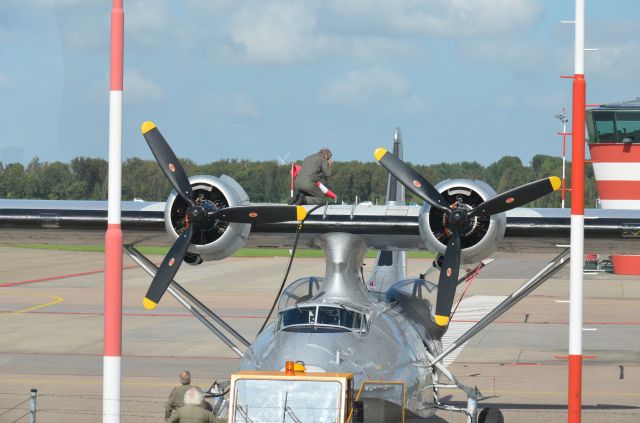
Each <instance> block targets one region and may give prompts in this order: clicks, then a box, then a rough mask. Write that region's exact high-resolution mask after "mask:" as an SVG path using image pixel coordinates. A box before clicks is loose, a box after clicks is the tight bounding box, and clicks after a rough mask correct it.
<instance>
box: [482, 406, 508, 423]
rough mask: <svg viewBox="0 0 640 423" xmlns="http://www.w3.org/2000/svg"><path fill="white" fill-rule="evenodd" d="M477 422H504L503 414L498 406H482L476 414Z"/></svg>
mask: <svg viewBox="0 0 640 423" xmlns="http://www.w3.org/2000/svg"><path fill="white" fill-rule="evenodd" d="M478 423H504V416H503V415H502V411H500V409H498V408H484V409H483V410H482V411H481V412H480V415H479V416H478Z"/></svg>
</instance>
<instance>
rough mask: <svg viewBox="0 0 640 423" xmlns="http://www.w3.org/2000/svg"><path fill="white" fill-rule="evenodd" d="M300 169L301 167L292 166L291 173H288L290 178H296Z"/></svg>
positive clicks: (297, 165)
mask: <svg viewBox="0 0 640 423" xmlns="http://www.w3.org/2000/svg"><path fill="white" fill-rule="evenodd" d="M300 169H302V166H300V165H299V164H294V165H292V166H291V171H290V172H289V173H290V174H291V177H292V178H294V179H295V177H296V176H298V172H300Z"/></svg>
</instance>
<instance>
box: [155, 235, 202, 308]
mask: <svg viewBox="0 0 640 423" xmlns="http://www.w3.org/2000/svg"><path fill="white" fill-rule="evenodd" d="M192 237H193V226H189V227H188V228H187V230H186V231H184V232H183V233H182V234H181V235H180V236H179V237H178V239H176V242H174V243H173V246H172V247H171V249H170V250H169V252H168V253H167V256H166V257H165V258H164V260H163V261H162V264H161V265H160V268H159V269H158V272H157V273H156V275H155V276H154V277H153V280H152V281H151V286H149V290H148V291H147V295H145V296H144V300H142V305H143V306H144V308H146V309H147V310H153V309H154V308H156V306H157V305H158V303H159V302H160V298H162V296H163V295H164V292H165V291H166V290H167V288H168V287H169V284H170V283H171V281H172V280H173V277H174V276H175V275H176V272H177V271H178V269H179V268H180V265H181V264H182V261H183V260H184V256H185V254H187V250H188V249H189V245H190V244H191V238H192Z"/></svg>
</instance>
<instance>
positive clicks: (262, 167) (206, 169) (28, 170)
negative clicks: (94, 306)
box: [0, 155, 597, 207]
mask: <svg viewBox="0 0 640 423" xmlns="http://www.w3.org/2000/svg"><path fill="white" fill-rule="evenodd" d="M181 162H182V164H183V166H184V168H185V171H186V172H187V175H214V176H219V175H222V174H226V175H229V176H231V177H232V178H233V179H235V180H236V181H238V183H240V185H242V187H243V188H244V189H245V191H246V192H247V194H248V195H249V198H250V200H251V201H252V202H274V203H286V202H287V200H288V199H289V190H290V186H289V170H290V166H289V165H280V164H278V163H277V162H276V161H250V160H233V159H232V160H219V161H216V162H212V163H209V164H204V165H198V164H196V163H194V162H193V161H192V160H189V159H181ZM411 166H412V167H413V168H414V169H415V170H416V171H418V172H419V173H420V174H422V175H423V176H424V177H425V178H426V179H427V180H428V181H430V182H431V183H433V184H434V185H435V184H436V183H438V182H440V181H442V180H445V179H453V178H463V179H472V180H473V179H479V180H482V181H485V182H487V183H488V184H489V185H491V186H492V187H493V188H494V189H495V190H496V192H498V193H501V192H504V191H506V190H508V189H511V188H514V187H516V186H519V185H522V184H525V183H527V182H531V181H534V180H536V179H540V178H544V177H547V176H552V175H557V176H561V172H562V159H561V158H558V157H552V156H547V155H536V156H534V157H533V159H532V160H531V162H530V163H529V164H528V165H525V164H523V163H522V161H521V160H520V159H519V158H518V157H514V156H505V157H503V158H501V159H500V160H498V161H496V162H494V163H491V164H490V165H488V166H486V167H485V166H483V165H481V164H479V163H477V162H459V163H439V164H430V165H420V164H412V165H411ZM107 170H108V164H107V161H106V160H104V159H100V158H89V157H77V158H75V159H73V160H71V162H70V163H62V162H51V163H50V162H43V161H40V159H38V158H34V159H33V160H31V162H30V163H29V164H28V165H27V166H23V165H22V164H20V163H11V164H3V163H2V162H0V198H30V199H48V200H106V199H107V186H108V182H107V178H108V177H107V174H108V171H107ZM333 173H334V174H333V176H332V177H331V178H330V180H329V184H330V185H331V187H332V188H333V190H334V191H335V192H336V194H338V200H339V201H344V202H345V203H351V204H352V203H353V202H354V201H355V199H356V197H357V198H358V201H372V202H373V203H379V204H380V203H384V199H385V195H386V188H387V176H388V174H387V172H386V171H385V170H384V169H383V168H382V167H381V166H380V165H378V164H377V163H375V162H359V161H348V162H336V163H334V166H333ZM566 175H567V186H570V175H571V164H570V163H567V168H566ZM585 177H586V186H585V206H586V207H595V203H596V197H597V191H596V184H595V179H594V176H593V169H592V167H591V166H587V168H586V172H585ZM170 191H171V186H170V184H169V182H168V181H167V180H166V178H165V177H164V175H163V174H162V171H161V170H160V168H159V167H158V164H157V163H156V162H155V161H153V160H142V159H139V158H130V159H127V160H125V161H124V162H123V164H122V199H123V200H133V199H134V198H141V199H143V200H145V201H164V200H165V199H166V198H167V196H168V194H169V192H170ZM570 198H571V195H570V192H568V193H567V198H566V200H567V205H568V204H570V203H569V201H570ZM407 201H408V202H416V203H421V202H422V201H421V200H419V199H417V198H416V197H415V196H413V195H412V194H411V193H409V192H407ZM560 205H561V195H560V192H556V193H553V194H550V195H547V196H545V197H543V198H541V199H538V200H536V201H535V202H534V203H532V204H530V206H532V207H560Z"/></svg>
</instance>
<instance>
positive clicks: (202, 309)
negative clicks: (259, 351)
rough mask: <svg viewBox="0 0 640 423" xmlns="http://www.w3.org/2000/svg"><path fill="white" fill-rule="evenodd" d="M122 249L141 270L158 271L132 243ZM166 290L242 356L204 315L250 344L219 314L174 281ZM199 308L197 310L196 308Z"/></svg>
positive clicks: (238, 339) (152, 273) (244, 343)
mask: <svg viewBox="0 0 640 423" xmlns="http://www.w3.org/2000/svg"><path fill="white" fill-rule="evenodd" d="M124 251H125V252H126V253H127V255H128V256H129V257H130V258H131V260H133V261H134V262H135V263H136V264H137V265H138V266H140V268H142V270H144V271H145V272H147V274H149V275H150V276H151V277H154V276H155V275H156V273H157V271H158V267H157V266H156V265H155V264H154V263H153V262H152V261H151V260H149V259H148V258H147V257H145V256H144V255H143V254H142V253H141V252H140V251H138V250H137V249H136V248H135V247H134V246H133V245H125V246H124ZM167 291H168V292H169V293H170V294H171V295H173V297H174V298H175V299H176V300H178V302H179V303H180V304H182V306H183V307H184V308H186V309H187V310H188V311H189V312H190V313H191V314H193V315H194V316H195V317H196V318H197V319H198V320H200V322H202V324H204V325H205V326H206V327H207V329H209V330H210V331H211V332H213V334H214V335H216V336H217V337H218V338H220V340H221V341H222V342H224V343H225V344H226V345H227V346H228V347H229V348H230V349H231V350H232V351H233V352H235V353H236V354H237V355H238V356H239V357H244V352H243V351H242V350H241V349H240V348H238V347H237V346H236V344H234V342H233V341H232V340H231V339H229V337H227V336H226V335H225V334H224V333H223V332H222V331H220V329H218V328H217V327H216V326H214V325H213V323H211V322H210V321H209V320H208V319H207V318H206V317H205V316H204V315H203V313H204V314H206V315H207V316H209V317H210V318H211V319H212V320H214V321H215V322H216V323H218V324H219V325H220V326H222V328H223V329H225V330H226V331H227V332H228V333H229V334H230V335H231V336H233V337H234V338H235V339H236V340H237V341H238V342H240V343H241V344H243V345H244V346H246V347H249V346H250V345H251V344H250V343H249V341H247V340H246V339H245V338H244V337H243V336H242V335H240V334H239V333H238V332H237V331H236V330H235V329H233V328H232V327H231V326H229V324H228V323H227V322H225V321H224V320H223V319H222V318H220V316H218V315H217V314H216V313H214V312H213V311H212V310H211V309H210V308H208V307H207V306H205V305H204V304H202V303H201V302H200V301H199V300H198V299H197V298H196V297H194V296H193V295H191V293H189V291H187V290H186V289H184V288H183V287H182V286H181V285H180V284H178V283H177V282H176V281H174V280H172V281H171V284H170V285H169V288H167ZM198 309H199V310H198Z"/></svg>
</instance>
